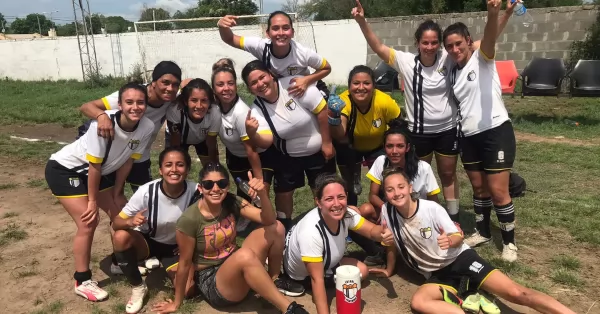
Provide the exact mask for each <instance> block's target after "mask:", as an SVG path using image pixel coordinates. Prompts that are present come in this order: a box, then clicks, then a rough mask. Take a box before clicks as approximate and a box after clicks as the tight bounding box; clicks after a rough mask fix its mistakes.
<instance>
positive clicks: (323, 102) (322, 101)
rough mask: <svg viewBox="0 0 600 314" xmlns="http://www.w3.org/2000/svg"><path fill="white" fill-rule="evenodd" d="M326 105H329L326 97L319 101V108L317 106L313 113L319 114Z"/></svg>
mask: <svg viewBox="0 0 600 314" xmlns="http://www.w3.org/2000/svg"><path fill="white" fill-rule="evenodd" d="M326 105H327V102H326V101H325V99H321V102H320V103H319V105H318V106H317V108H315V110H313V113H314V114H319V113H320V112H321V111H322V110H323V108H325V106H326Z"/></svg>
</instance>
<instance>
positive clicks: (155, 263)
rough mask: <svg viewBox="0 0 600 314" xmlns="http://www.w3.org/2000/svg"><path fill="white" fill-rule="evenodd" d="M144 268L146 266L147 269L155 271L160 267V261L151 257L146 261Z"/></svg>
mask: <svg viewBox="0 0 600 314" xmlns="http://www.w3.org/2000/svg"><path fill="white" fill-rule="evenodd" d="M144 266H146V269H155V268H158V267H160V261H159V260H158V258H156V257H150V258H149V259H147V260H146V261H144ZM140 268H141V267H140ZM140 273H141V271H140Z"/></svg>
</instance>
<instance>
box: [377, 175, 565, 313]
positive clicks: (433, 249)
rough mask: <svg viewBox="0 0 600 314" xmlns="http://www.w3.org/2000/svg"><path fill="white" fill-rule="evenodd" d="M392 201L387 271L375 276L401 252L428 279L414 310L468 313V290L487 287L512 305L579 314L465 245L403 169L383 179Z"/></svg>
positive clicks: (387, 213)
mask: <svg viewBox="0 0 600 314" xmlns="http://www.w3.org/2000/svg"><path fill="white" fill-rule="evenodd" d="M383 186H384V191H385V195H386V198H387V199H388V202H387V203H386V204H385V205H384V206H383V208H382V221H383V223H386V224H387V226H389V228H390V229H391V231H392V234H393V242H392V243H387V242H386V243H385V244H391V245H390V246H388V255H387V256H388V263H387V268H386V269H372V270H371V272H373V273H378V274H382V275H384V276H388V277H389V276H391V274H392V273H393V272H394V266H395V265H396V254H397V252H399V255H400V256H401V257H402V259H403V260H404V262H405V263H406V264H407V265H408V266H409V267H411V268H412V269H413V270H415V271H417V272H419V273H421V274H422V275H424V276H425V277H426V278H427V280H426V282H425V284H424V285H422V286H421V287H419V289H417V292H415V294H414V295H413V296H412V300H411V308H412V309H413V310H414V311H416V312H419V313H464V312H463V310H462V309H461V308H460V305H459V304H460V303H461V302H460V299H459V298H458V296H457V295H463V294H464V293H467V292H472V291H463V290H465V289H464V288H463V287H464V282H463V280H465V279H466V280H467V282H468V286H467V289H469V288H473V289H483V290H485V291H487V292H489V293H492V294H495V295H497V296H499V297H501V298H504V299H506V300H508V301H510V302H513V303H516V304H520V305H525V306H528V307H530V308H533V309H535V310H537V311H538V312H541V313H557V314H558V313H562V314H565V313H574V312H573V311H571V310H569V309H568V308H567V307H565V306H564V305H562V304H560V303H559V302H558V301H556V300H555V299H553V298H552V297H550V296H548V295H545V294H543V293H541V292H538V291H535V290H532V289H528V288H525V287H523V286H521V285H519V284H517V283H515V282H514V281H512V280H511V279H510V278H508V277H507V276H506V275H505V274H503V273H502V272H501V271H499V270H497V269H494V267H493V266H491V265H490V264H489V263H488V262H487V261H485V260H484V259H483V258H481V257H480V256H479V255H478V254H477V252H475V250H473V249H471V248H469V246H468V245H466V244H464V243H463V235H462V232H461V231H460V230H459V228H458V227H457V226H456V225H455V224H454V222H453V221H452V220H451V219H450V217H449V216H448V214H447V213H446V210H444V208H443V207H442V206H440V205H439V204H437V203H435V202H432V201H427V200H421V199H418V198H416V197H415V195H414V194H413V188H412V185H411V184H410V179H409V178H408V175H406V173H404V172H402V170H400V169H390V170H388V171H386V174H385V175H384V177H383Z"/></svg>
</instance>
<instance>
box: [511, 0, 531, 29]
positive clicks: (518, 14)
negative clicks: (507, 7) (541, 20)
mask: <svg viewBox="0 0 600 314" xmlns="http://www.w3.org/2000/svg"><path fill="white" fill-rule="evenodd" d="M515 2H517V0H511V2H510V3H515ZM513 15H514V19H516V20H518V21H519V22H520V23H521V24H523V26H525V27H529V25H531V23H533V16H531V14H529V12H527V8H525V5H523V2H521V1H518V2H517V4H515V9H514V14H513Z"/></svg>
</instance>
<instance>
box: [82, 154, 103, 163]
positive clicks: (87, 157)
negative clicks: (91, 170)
mask: <svg viewBox="0 0 600 314" xmlns="http://www.w3.org/2000/svg"><path fill="white" fill-rule="evenodd" d="M85 160H87V161H89V162H91V163H94V164H101V163H102V160H104V158H102V157H95V156H92V155H90V154H85Z"/></svg>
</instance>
